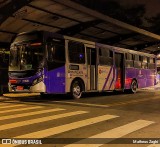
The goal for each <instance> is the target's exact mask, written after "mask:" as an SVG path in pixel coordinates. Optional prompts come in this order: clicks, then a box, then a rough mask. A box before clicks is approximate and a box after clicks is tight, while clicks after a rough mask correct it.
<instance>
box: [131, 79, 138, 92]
mask: <svg viewBox="0 0 160 147" xmlns="http://www.w3.org/2000/svg"><path fill="white" fill-rule="evenodd" d="M132 91H133V92H136V91H137V83H136V82H135V81H134V82H133V83H132Z"/></svg>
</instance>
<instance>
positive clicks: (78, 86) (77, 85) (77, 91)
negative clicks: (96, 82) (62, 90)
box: [71, 80, 83, 99]
mask: <svg viewBox="0 0 160 147" xmlns="http://www.w3.org/2000/svg"><path fill="white" fill-rule="evenodd" d="M82 90H83V86H82V82H81V81H80V80H75V81H73V82H72V85H71V96H72V98H73V99H79V98H81V96H82Z"/></svg>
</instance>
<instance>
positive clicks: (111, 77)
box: [98, 66, 116, 91]
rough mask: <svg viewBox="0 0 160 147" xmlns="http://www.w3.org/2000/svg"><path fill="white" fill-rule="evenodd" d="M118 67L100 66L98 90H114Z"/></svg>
mask: <svg viewBox="0 0 160 147" xmlns="http://www.w3.org/2000/svg"><path fill="white" fill-rule="evenodd" d="M115 81H116V69H115V68H114V66H98V90H99V91H103V90H114V89H115Z"/></svg>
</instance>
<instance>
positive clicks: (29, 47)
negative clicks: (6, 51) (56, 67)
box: [9, 43, 45, 70]
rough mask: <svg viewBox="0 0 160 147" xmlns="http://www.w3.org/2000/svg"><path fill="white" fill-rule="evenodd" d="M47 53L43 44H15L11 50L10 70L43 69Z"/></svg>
mask: <svg viewBox="0 0 160 147" xmlns="http://www.w3.org/2000/svg"><path fill="white" fill-rule="evenodd" d="M44 53H45V51H44V49H43V45H42V44H41V43H32V44H29V43H28V44H18V45H16V44H14V45H13V46H12V47H11V49H10V64H9V65H10V67H9V68H10V70H32V69H37V68H42V67H43V65H44V59H45V58H44V57H45V54H44Z"/></svg>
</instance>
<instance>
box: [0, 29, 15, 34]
mask: <svg viewBox="0 0 160 147" xmlns="http://www.w3.org/2000/svg"><path fill="white" fill-rule="evenodd" d="M0 32H2V33H7V34H12V35H16V34H17V33H15V32H10V31H6V30H1V29H0Z"/></svg>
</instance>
